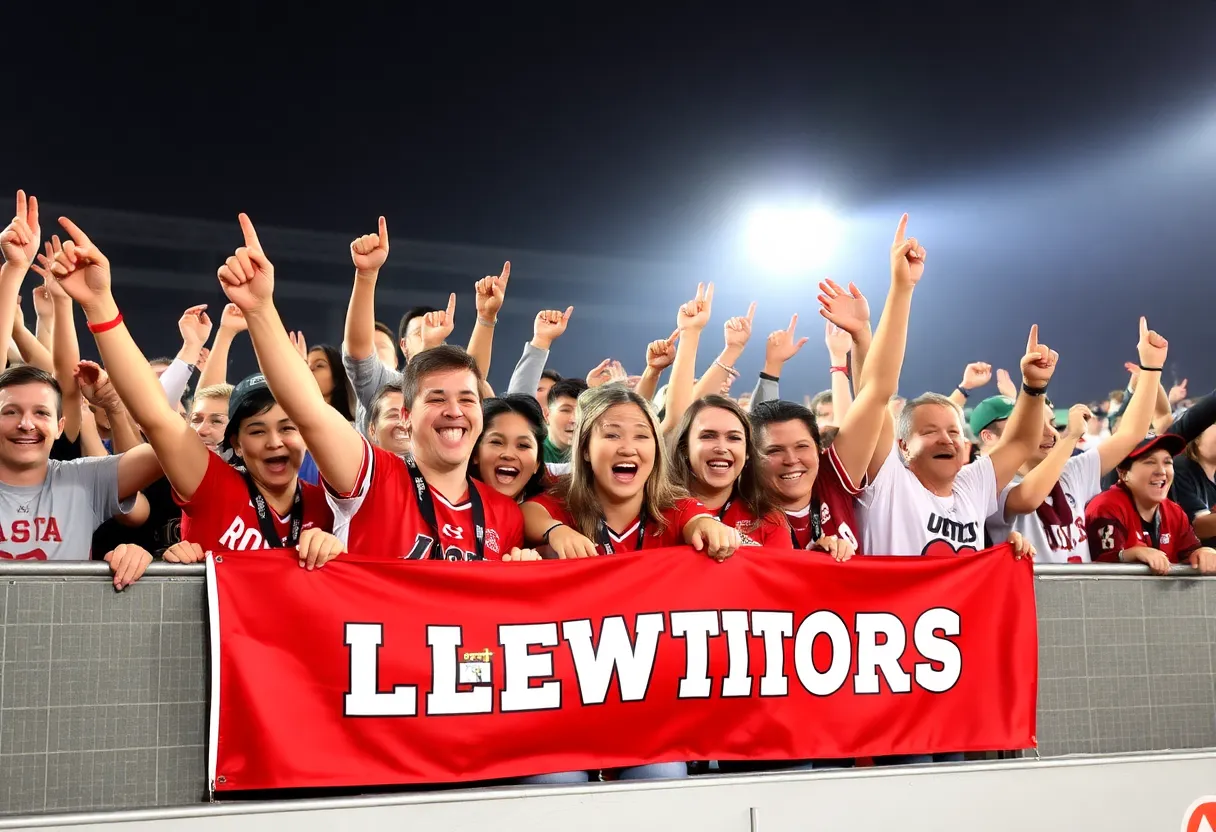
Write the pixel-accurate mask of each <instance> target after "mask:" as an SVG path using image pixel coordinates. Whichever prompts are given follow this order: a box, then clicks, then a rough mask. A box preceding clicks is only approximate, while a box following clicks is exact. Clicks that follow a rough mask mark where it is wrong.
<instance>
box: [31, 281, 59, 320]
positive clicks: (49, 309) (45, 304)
mask: <svg viewBox="0 0 1216 832" xmlns="http://www.w3.org/2000/svg"><path fill="white" fill-rule="evenodd" d="M34 314H35V315H37V316H38V317H39V319H41V320H43V321H49V320H50V319H51V318H53V317H55V298H54V297H53V296H52V295H51V290H50V289H49V288H47V286H46V284H45V283H44V284H43V285H41V286H39V287H38V288H36V289H35V290H34Z"/></svg>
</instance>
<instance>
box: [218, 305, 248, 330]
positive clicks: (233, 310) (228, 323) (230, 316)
mask: <svg viewBox="0 0 1216 832" xmlns="http://www.w3.org/2000/svg"><path fill="white" fill-rule="evenodd" d="M220 329H223V330H227V331H228V332H232V333H237V332H245V331H246V330H247V329H249V322H248V321H246V320H245V313H244V312H242V311H241V307H239V306H237V305H236V304H235V303H226V304H224V311H223V312H221V313H220Z"/></svg>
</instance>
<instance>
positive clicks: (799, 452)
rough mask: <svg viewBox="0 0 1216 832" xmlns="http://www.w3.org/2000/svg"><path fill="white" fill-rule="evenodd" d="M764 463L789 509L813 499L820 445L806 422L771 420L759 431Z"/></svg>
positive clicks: (763, 468)
mask: <svg viewBox="0 0 1216 832" xmlns="http://www.w3.org/2000/svg"><path fill="white" fill-rule="evenodd" d="M759 439H760V450H761V453H762V454H763V458H762V460H761V467H762V470H763V471H764V475H765V476H766V477H768V478H769V481H770V482H771V483H772V484H773V487H774V488H775V489H776V490H777V493H778V494H779V495H780V497H781V505H782V507H783V508H785V509H786V510H788V511H797V510H799V509H802V508H805V507H806V506H807V505H809V504H810V502H811V492H812V491H813V490H814V488H815V477H816V476H817V475H818V474H819V448H818V447H816V445H815V437H813V436H811V430H810V428H808V427H807V425H806V422H804V421H802V420H801V419H791V420H789V421H787V422H771V423H770V424H767V425H765V426H764V427H763V428H762V429H761V431H760V437H759Z"/></svg>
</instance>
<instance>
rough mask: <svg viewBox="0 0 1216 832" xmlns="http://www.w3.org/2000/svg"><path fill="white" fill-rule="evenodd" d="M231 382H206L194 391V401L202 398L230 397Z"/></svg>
mask: <svg viewBox="0 0 1216 832" xmlns="http://www.w3.org/2000/svg"><path fill="white" fill-rule="evenodd" d="M232 389H233V388H232V385H231V384H208V385H207V386H206V387H200V388H199V389H197V390H195V391H194V401H196V402H197V401H201V400H202V399H231V398H232Z"/></svg>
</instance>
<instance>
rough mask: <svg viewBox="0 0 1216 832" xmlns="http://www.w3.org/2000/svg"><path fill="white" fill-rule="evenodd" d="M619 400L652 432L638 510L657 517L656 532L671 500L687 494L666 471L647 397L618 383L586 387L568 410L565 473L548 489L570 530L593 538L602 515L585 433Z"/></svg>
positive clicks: (661, 527)
mask: <svg viewBox="0 0 1216 832" xmlns="http://www.w3.org/2000/svg"><path fill="white" fill-rule="evenodd" d="M620 404H632V405H634V406H636V407H637V408H638V409H639V410H641V411H642V413H643V414H644V415H645V417H646V422H647V424H649V425H650V433H651V435H652V436H653V437H654V467H653V468H652V469H651V471H650V476H649V477H647V478H646V482H645V484H644V485H643V486H642V512H643V514H645V516H646V519H647V521H648V522H652V523H657V524H658V531H659V532H660V533H661V532H663V531H665V529H666V521H665V519H664V514H665V512H667V511H669V510H670V509H672V508H674V507H675V505H676V501H677V500H679V499H681V498H684V497H687V496H688V493H687V492H686V491H685V490H684V489H683V488H681V487H680V486H678V485H676V484H675V483H674V482H672V481H671V478H670V477H669V476H668V468H667V465H668V463H667V450H666V447H665V445H664V442H663V439H662V434H661V433H660V432H659V420H658V417H656V416H655V413H654V410H653V409H652V408H651V407H650V405H649V403H647V401H646V400H645V399H644V398H642V397H641V396H639V395H638V394H637V393H635V392H633V391H632V390H630V389H629V388H628V387H626V386H625V385H624V384H620V383H616V384H604V385H601V386H600V387H592V388H591V389H590V390H587V391H585V392H584V393H583V394H582V395H581V396H579V397H578V406H577V407H576V408H575V411H574V438H573V439H572V440H571V442H570V473H568V474H565V475H563V476H562V477H560V478H559V479H558V481H557V482H556V483H555V484H554V486H553V493H554V494H555V495H556V496H557V497H558V498H559V499H561V500H562V501H563V502H564V503H565V506H566V510H567V511H568V512H569V513H570V517H571V518H572V519H573V520H574V528H575V530H576V531H578V532H579V533H580V534H582V535H584V536H586V537H588V538H590V539H591V540H595V539H596V534H597V532H598V529H599V523H600V521H601V520H602V519H603V516H604V515H603V511H602V510H601V508H600V501H599V497H598V496H597V495H596V492H595V472H594V471H592V470H591V459H590V456H591V434H592V433H593V429H594V428H595V426H596V425H597V424H599V422H600V421H601V420H602V419H603V418H604V415H605V414H606V413H607V412H608V410H609V408H612V407H615V406H616V405H620Z"/></svg>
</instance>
